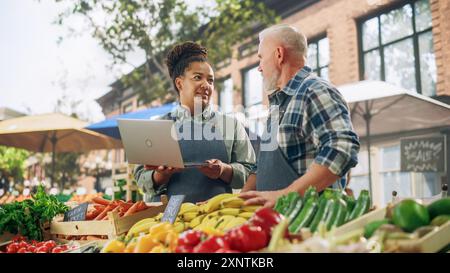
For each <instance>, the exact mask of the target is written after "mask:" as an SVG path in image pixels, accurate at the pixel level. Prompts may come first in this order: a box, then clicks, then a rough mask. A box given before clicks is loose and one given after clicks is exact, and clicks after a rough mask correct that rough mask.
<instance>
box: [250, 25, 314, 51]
mask: <svg viewBox="0 0 450 273" xmlns="http://www.w3.org/2000/svg"><path fill="white" fill-rule="evenodd" d="M268 35H270V36H272V37H273V38H275V39H277V40H279V41H280V42H281V44H282V45H283V46H285V47H286V48H288V49H289V50H291V51H292V52H293V53H294V54H298V57H305V58H307V56H308V42H307V40H306V36H305V35H304V34H303V33H301V32H300V31H299V30H298V29H296V28H295V27H293V26H289V25H285V24H281V25H275V26H271V27H269V28H266V29H264V30H263V31H261V32H260V33H259V40H260V41H262V39H264V37H266V36H268Z"/></svg>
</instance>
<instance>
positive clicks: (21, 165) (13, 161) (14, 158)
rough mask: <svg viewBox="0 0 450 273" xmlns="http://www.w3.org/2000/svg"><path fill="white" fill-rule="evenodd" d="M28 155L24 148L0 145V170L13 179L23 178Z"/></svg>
mask: <svg viewBox="0 0 450 273" xmlns="http://www.w3.org/2000/svg"><path fill="white" fill-rule="evenodd" d="M28 156H29V152H27V151H25V150H22V149H17V148H12V147H5V146H0V171H1V172H6V173H7V176H12V177H13V178H14V180H15V181H17V180H21V179H23V174H24V171H25V160H26V159H27V158H28Z"/></svg>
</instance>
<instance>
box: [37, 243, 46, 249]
mask: <svg viewBox="0 0 450 273" xmlns="http://www.w3.org/2000/svg"><path fill="white" fill-rule="evenodd" d="M44 244H45V242H37V243H36V247H38V248H39V247H41V246H44Z"/></svg>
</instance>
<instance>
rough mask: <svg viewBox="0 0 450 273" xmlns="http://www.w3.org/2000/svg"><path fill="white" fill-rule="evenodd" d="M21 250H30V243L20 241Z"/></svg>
mask: <svg viewBox="0 0 450 273" xmlns="http://www.w3.org/2000/svg"><path fill="white" fill-rule="evenodd" d="M19 248H28V243H27V242H25V241H20V242H19Z"/></svg>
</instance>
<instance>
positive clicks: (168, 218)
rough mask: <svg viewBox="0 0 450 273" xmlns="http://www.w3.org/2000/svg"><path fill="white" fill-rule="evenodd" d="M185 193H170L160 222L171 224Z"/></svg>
mask: <svg viewBox="0 0 450 273" xmlns="http://www.w3.org/2000/svg"><path fill="white" fill-rule="evenodd" d="M184 197H185V195H172V196H171V197H170V199H169V203H168V204H167V207H166V209H165V210H164V214H163V216H162V218H161V222H169V223H171V224H173V223H174V222H175V219H176V218H177V215H178V212H179V211H180V207H181V204H182V203H183V200H184Z"/></svg>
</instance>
